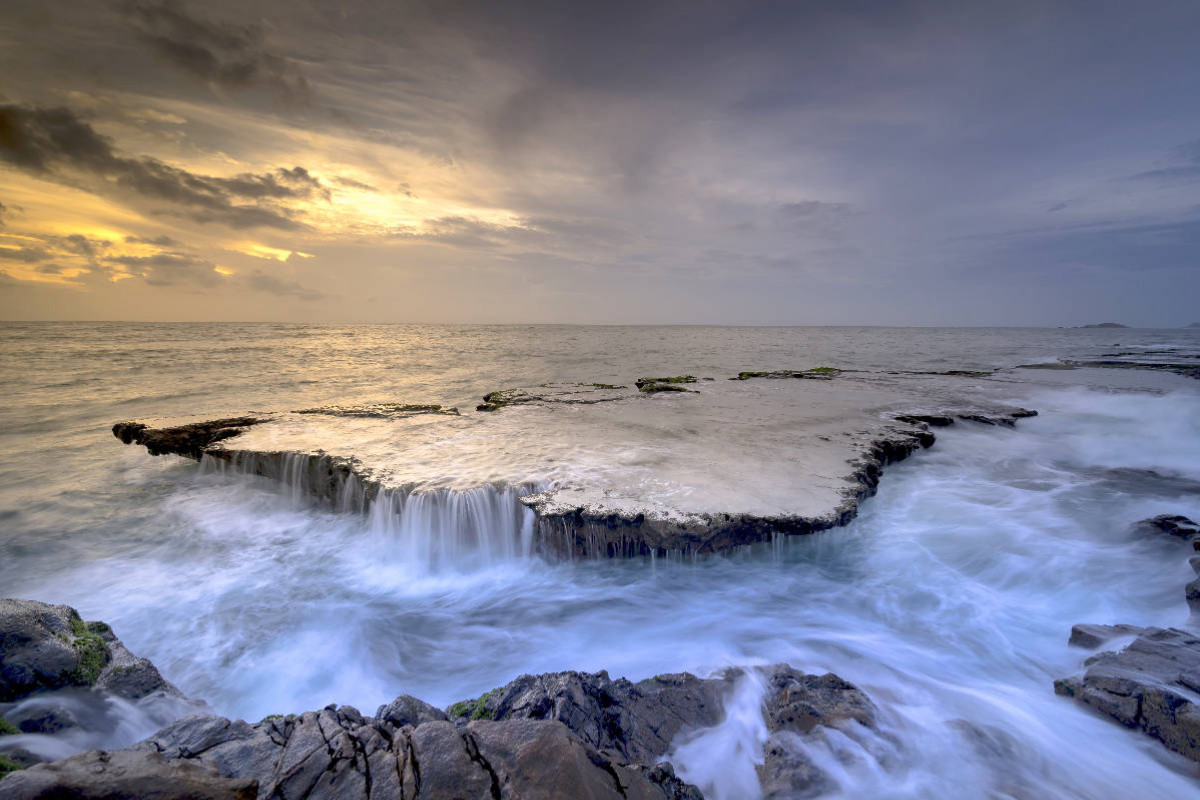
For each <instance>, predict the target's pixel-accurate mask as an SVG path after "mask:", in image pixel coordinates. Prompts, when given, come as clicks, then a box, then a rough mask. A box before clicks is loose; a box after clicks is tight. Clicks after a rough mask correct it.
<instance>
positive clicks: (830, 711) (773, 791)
mask: <svg viewBox="0 0 1200 800" xmlns="http://www.w3.org/2000/svg"><path fill="white" fill-rule="evenodd" d="M764 672H765V677H766V680H767V691H766V697H765V701H764V706H763V718H764V720H765V721H766V723H767V730H768V731H770V736H769V737H768V738H767V741H766V744H765V745H764V746H763V763H762V764H761V765H759V766H758V768H757V769H758V779H759V783H760V784H761V786H762V790H763V797H764V798H765V799H766V800H776V799H778V800H783V799H784V798H802V797H817V796H819V795H821V794H825V793H827V792H829V791H831V790H833V789H834V788H836V784H835V783H834V782H833V780H832V779H831V778H830V777H829V775H827V774H826V773H825V772H824V771H823V770H822V769H820V768H819V767H818V766H817V765H816V764H814V763H813V761H812V759H811V758H810V757H809V755H808V751H807V746H806V745H807V743H808V741H809V740H810V739H811V738H813V737H820V736H821V735H822V729H823V728H834V729H843V730H844V729H846V728H848V727H853V726H855V725H861V726H863V727H865V728H868V729H871V730H874V729H875V728H876V712H875V705H874V704H873V703H872V702H871V700H870V699H869V698H868V697H867V696H866V694H864V693H863V692H862V691H861V690H860V689H859V688H858V687H856V686H854V685H853V684H851V683H849V682H847V681H844V680H842V679H841V678H839V677H838V676H837V675H834V674H833V673H827V674H825V675H806V674H804V673H802V672H799V671H797V670H795V669H792V668H791V667H789V666H787V665H786V664H780V665H776V666H774V667H768V668H767V669H766V670H764Z"/></svg>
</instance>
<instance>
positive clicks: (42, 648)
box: [0, 599, 183, 702]
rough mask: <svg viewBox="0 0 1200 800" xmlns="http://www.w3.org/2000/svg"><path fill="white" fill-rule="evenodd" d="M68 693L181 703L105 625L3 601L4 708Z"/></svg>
mask: <svg viewBox="0 0 1200 800" xmlns="http://www.w3.org/2000/svg"><path fill="white" fill-rule="evenodd" d="M65 687H93V688H95V689H96V690H97V691H101V692H105V693H108V694H112V695H116V696H118V697H123V698H125V699H127V700H139V699H141V698H143V697H146V696H148V695H151V694H155V693H159V694H165V695H170V696H173V697H183V695H182V694H181V693H180V692H179V690H178V689H176V688H175V687H174V686H172V685H171V684H170V683H168V682H167V681H166V680H165V679H164V678H163V677H162V675H161V674H159V672H158V670H157V669H156V668H155V667H154V665H153V664H151V663H150V662H149V661H148V660H146V659H144V658H138V657H136V656H134V655H133V654H132V653H130V652H129V650H127V649H126V648H125V646H124V645H123V644H122V643H121V641H120V640H119V639H117V637H116V636H115V635H114V634H113V632H112V629H111V628H110V627H109V626H108V625H106V624H105V623H103V622H84V621H83V619H82V618H80V616H79V612H77V611H76V610H75V609H73V608H71V607H70V606H54V605H48V604H46V603H39V602H37V601H34V600H15V599H3V600H0V702H8V701H13V700H17V699H20V698H22V697H25V696H27V695H29V694H32V693H34V692H38V691H42V690H47V689H61V688H65Z"/></svg>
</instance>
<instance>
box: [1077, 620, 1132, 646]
mask: <svg viewBox="0 0 1200 800" xmlns="http://www.w3.org/2000/svg"><path fill="white" fill-rule="evenodd" d="M1150 630H1153V629H1151V628H1141V627H1138V626H1137V625H1096V624H1091V623H1084V624H1081V625H1072V626H1071V638H1070V639H1068V640H1067V644H1069V645H1070V646H1071V647H1082V648H1083V649H1084V650H1095V649H1096V648H1097V647H1099V646H1100V645H1102V644H1104V643H1105V642H1107V641H1109V640H1110V639H1116V638H1118V637H1121V636H1141V635H1142V634H1143V633H1147V632H1149V631H1150Z"/></svg>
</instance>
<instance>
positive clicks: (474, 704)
mask: <svg viewBox="0 0 1200 800" xmlns="http://www.w3.org/2000/svg"><path fill="white" fill-rule="evenodd" d="M729 686H730V678H728V677H723V678H712V679H702V678H697V677H696V676H695V675H690V674H688V673H681V674H678V675H657V676H655V677H653V678H650V679H648V680H644V681H641V682H640V683H636V684H635V683H631V682H630V681H628V680H626V679H624V678H618V679H617V680H615V681H614V680H612V679H610V678H609V677H608V673H607V672H596V673H585V672H553V673H548V674H545V675H522V676H520V677H519V678H517V679H516V680H514V681H512V682H511V683H509V684H508V685H506V686H502V687H500V688H499V689H495V690H493V691H491V692H488V693H487V694H485V695H483V696H482V697H480V698H479V699H477V700H472V701H466V702H464V703H456V704H455V705H453V706H451V707H450V709H449V710H448V711H449V714H450V716H451V717H452V718H454V719H455V720H456V721H457V722H459V723H460V724H464V723H465V722H467V721H468V720H470V719H491V720H506V719H553V720H558V721H559V722H562V723H563V724H564V725H566V726H567V727H568V728H570V729H571V730H572V731H573V732H574V733H575V734H576V735H578V736H579V737H580V738H582V739H583V740H584V741H585V742H587V743H588V744H590V745H591V746H593V747H595V748H597V749H598V750H609V751H613V752H615V753H618V754H620V756H621V757H622V758H624V759H626V760H629V761H641V762H647V763H652V762H653V760H654V759H657V758H659V757H661V756H662V755H664V754H665V753H666V752H667V749H668V748H669V747H670V745H671V740H672V739H673V738H674V737H675V736H676V734H678V733H679V732H680V731H681V730H683V729H685V728H707V727H710V726H712V725H716V724H717V723H718V722H720V721H721V717H722V715H723V713H724V704H723V701H724V696H725V694H726V692H727V691H728V689H729Z"/></svg>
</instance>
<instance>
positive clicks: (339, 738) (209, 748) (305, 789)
mask: <svg viewBox="0 0 1200 800" xmlns="http://www.w3.org/2000/svg"><path fill="white" fill-rule="evenodd" d="M751 677H755V679H758V680H762V681H763V682H764V683H765V687H766V689H765V699H764V717H765V721H766V724H767V727H768V730H770V731H771V732H772V734H771V739H770V740H769V741H768V743H767V747H766V751H765V753H764V757H765V763H764V764H763V766H762V767H761V768H760V776H761V779H762V783H763V788H764V793H765V796H766V797H768V798H784V797H798V796H809V795H811V794H812V793H813V792H815V791H817V790H819V789H821V788H822V787H825V786H829V785H831V783H830V781H831V778H830V777H829V776H828V775H826V774H825V773H824V772H822V770H821V769H819V768H818V767H817V766H816V765H814V764H812V763H811V762H810V761H808V760H807V759H806V757H805V756H804V753H803V749H802V748H799V747H796V746H795V742H796V741H797V740H799V739H800V738H801V737H806V736H815V735H820V732H821V731H822V730H823V729H824V728H829V727H833V728H845V727H846V726H865V727H868V728H874V726H875V709H874V706H873V705H872V704H871V702H870V700H869V699H868V698H867V697H866V695H864V694H863V693H862V692H861V691H859V690H858V689H857V688H855V687H854V686H852V685H851V684H849V683H846V682H845V681H843V680H841V679H840V678H838V677H837V676H835V675H822V676H817V675H805V674H803V673H801V672H798V671H796V670H793V669H792V668H790V667H788V666H786V665H777V666H774V667H768V668H764V669H762V670H761V675H760V676H748V675H747V673H746V672H744V671H743V670H738V669H734V670H729V671H727V672H726V673H724V674H722V675H720V676H718V677H715V678H707V679H702V678H697V677H695V676H694V675H689V674H686V673H683V674H678V675H659V676H657V677H655V678H651V679H649V680H646V681H642V682H640V683H632V682H630V681H628V680H624V679H618V680H612V679H610V678H609V677H608V675H607V674H606V673H604V672H599V673H594V674H588V673H579V672H562V673H551V674H546V675H537V676H532V675H523V676H521V677H520V678H518V679H516V680H515V681H513V682H512V683H509V684H508V685H506V686H504V687H501V688H499V689H496V690H493V691H491V692H488V693H486V694H485V695H483V696H482V697H480V698H477V699H475V700H470V701H464V702H462V703H456V704H454V705H453V706H451V707H450V709H448V712H443V711H441V710H439V709H437V708H434V707H433V706H430V705H429V704H427V703H424V702H422V701H420V700H418V699H416V698H413V697H409V696H401V697H398V698H397V699H396V700H395V701H393V702H392V703H390V704H389V705H387V706H383V707H381V708H380V709H379V710H378V711H377V712H376V715H375V717H364V716H363V715H362V714H360V713H359V712H358V711H357V710H356V709H354V708H352V707H349V706H341V707H337V706H328V707H326V708H324V709H322V710H320V711H309V712H306V713H303V714H300V715H289V716H287V717H271V718H268V719H265V720H263V721H262V722H259V723H257V724H248V723H246V722H242V721H230V720H228V719H224V718H221V717H213V716H193V717H187V718H185V719H181V720H178V721H176V722H174V723H172V724H170V725H168V726H167V727H165V728H163V729H162V730H160V731H159V732H158V733H156V734H154V735H153V736H152V737H150V738H149V739H148V740H146V741H145V742H142V743H141V744H138V745H136V746H134V747H132V748H127V749H126V750H122V751H114V752H107V753H106V752H89V753H84V754H81V755H79V756H75V757H74V758H72V759H66V760H64V761H61V762H56V763H54V764H50V765H42V766H38V767H35V768H31V769H30V770H27V771H25V772H24V773H14V775H17V776H18V777H9V778H5V779H4V780H2V781H0V796H3V797H5V798H6V800H29V799H31V798H50V797H67V796H70V797H85V798H91V797H97V798H98V797H116V796H137V797H161V798H176V797H180V798H181V797H198V798H209V797H212V798H233V797H253V796H255V794H254V793H253V789H252V787H257V797H261V798H268V797H270V798H275V797H278V798H308V800H334V799H335V798H336V799H337V800H342V798H350V799H353V798H363V799H364V800H387V799H390V798H396V799H397V800H399V798H410V799H411V798H420V799H421V800H426V799H427V800H442V799H444V800H451V799H452V798H480V799H481V800H486V799H487V798H512V800H535V799H538V798H546V799H547V800H549V799H550V798H563V799H564V800H565V799H566V798H580V797H587V798H596V800H600V799H601V798H612V799H613V800H617V799H618V798H626V799H627V800H629V799H632V798H638V799H639V800H663V799H666V800H702V795H701V793H700V790H699V789H697V788H696V787H695V786H691V785H689V784H687V783H685V782H683V781H682V780H680V779H679V778H678V777H677V776H676V775H675V772H674V770H673V769H672V767H671V765H670V764H668V763H664V762H662V759H663V757H664V756H666V755H667V754H668V753H669V751H670V748H671V746H672V743H673V742H674V741H676V740H677V739H679V738H680V737H687V736H691V735H697V734H698V733H699V732H702V731H703V730H704V729H706V728H711V727H712V726H714V725H717V724H719V723H720V722H721V721H722V720H723V719H724V716H725V713H726V712H725V707H724V706H725V702H726V698H727V697H729V695H730V693H731V691H732V689H733V687H734V684H735V683H736V682H737V681H739V680H744V679H749V678H751ZM183 765H186V766H187V767H190V768H191V769H189V770H184V769H179V767H180V766H183ZM173 770H174V771H173ZM89 774H95V775H96V776H97V777H96V779H95V780H94V781H91V780H89V779H88V775H89ZM113 786H115V787H117V788H116V789H115V790H114V791H117V792H119V791H125V792H126V794H124V795H122V794H119V793H117V794H106V792H108V791H109V789H110V787H113Z"/></svg>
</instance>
